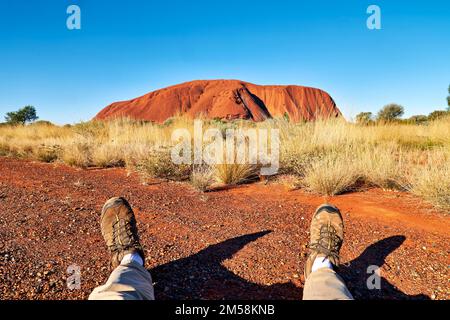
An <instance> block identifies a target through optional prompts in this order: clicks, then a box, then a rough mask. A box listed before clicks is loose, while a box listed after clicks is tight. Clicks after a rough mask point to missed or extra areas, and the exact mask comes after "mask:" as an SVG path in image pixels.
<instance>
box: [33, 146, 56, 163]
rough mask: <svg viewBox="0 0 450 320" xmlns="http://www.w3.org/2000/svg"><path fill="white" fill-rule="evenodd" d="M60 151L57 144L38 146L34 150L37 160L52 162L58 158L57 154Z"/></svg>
mask: <svg viewBox="0 0 450 320" xmlns="http://www.w3.org/2000/svg"><path fill="white" fill-rule="evenodd" d="M59 152H60V147H59V146H45V145H43V146H39V147H38V148H37V149H36V150H35V152H34V153H35V157H36V159H37V160H39V161H43V162H53V161H56V160H57V159H58V154H59Z"/></svg>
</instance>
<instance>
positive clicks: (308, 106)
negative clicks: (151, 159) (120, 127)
mask: <svg viewBox="0 0 450 320" xmlns="http://www.w3.org/2000/svg"><path fill="white" fill-rule="evenodd" d="M340 114H341V113H340V111H339V109H338V108H337V106H336V104H335V102H334V101H333V99H332V98H331V97H330V95H329V94H328V93H326V92H325V91H322V90H320V89H315V88H309V87H302V86H294V85H288V86H281V85H280V86H278V85H270V86H260V85H255V84H252V83H248V82H244V81H239V80H198V81H191V82H186V83H182V84H178V85H175V86H171V87H168V88H164V89H160V90H156V91H153V92H150V93H148V94H146V95H143V96H142V97H139V98H135V99H132V100H128V101H121V102H115V103H112V104H110V105H109V106H107V107H106V108H104V109H103V110H101V111H100V112H99V113H98V114H97V115H96V116H95V118H94V119H98V120H104V119H113V118H120V117H129V118H133V119H137V120H147V121H155V122H159V123H161V122H164V121H165V120H167V119H168V118H171V117H174V116H178V115H187V116H188V117H191V118H195V117H198V116H204V117H206V118H210V119H214V118H219V119H229V120H231V119H248V120H253V121H262V120H265V119H267V118H273V117H283V116H288V117H289V119H290V120H291V121H294V122H298V121H302V120H307V121H311V120H315V119H316V118H318V117H322V118H329V117H337V116H339V115H340Z"/></svg>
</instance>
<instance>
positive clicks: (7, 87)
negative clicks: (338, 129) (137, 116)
mask: <svg viewBox="0 0 450 320" xmlns="http://www.w3.org/2000/svg"><path fill="white" fill-rule="evenodd" d="M70 4H77V5H79V6H80V8H81V19H82V28H81V30H74V31H70V30H68V29H67V28H66V18H67V16H68V15H67V14H66V8H67V7H68V5H70ZM370 4H377V5H379V6H380V8H381V13H382V16H381V18H382V30H369V29H367V27H366V19H367V17H368V15H367V14H366V9H367V7H368V6H369V5H370ZM218 78H223V79H240V80H245V81H249V82H253V83H257V84H298V85H305V86H312V87H318V88H321V89H324V90H326V91H327V92H329V93H330V94H331V95H332V97H333V98H334V99H335V101H336V102H337V104H338V106H339V107H340V108H341V110H342V111H343V113H344V115H345V116H346V117H347V118H348V117H352V116H354V115H356V114H357V113H358V112H360V111H373V112H376V111H377V110H378V109H379V108H380V107H381V106H383V105H385V104H387V103H390V102H396V103H399V104H402V105H404V106H405V107H406V111H407V112H406V116H410V115H413V114H426V113H429V112H430V111H432V110H435V109H444V108H446V96H447V88H448V85H449V84H450V1H448V0H441V1H439V0H428V1H401V0H388V1H379V0H373V1H364V0H346V1H320V0H319V1H300V0H293V1H282V0H278V1H262V0H258V1H242V0H241V1H235V0H227V1H212V0H209V1H202V0H195V1H188V0H178V1H174V0H172V1H170V0H166V1H152V0H146V1H145V0H128V1H106V0H71V1H69V0H53V1H51V0H27V1H24V0H1V1H0V119H1V120H3V116H4V114H5V113H6V112H7V111H11V110H15V109H18V108H19V107H21V106H24V105H27V104H31V105H34V106H35V107H36V108H37V110H38V115H39V116H40V118H42V119H46V120H51V121H54V122H56V123H59V124H63V123H72V122H77V121H80V120H89V119H90V118H91V117H93V116H94V115H95V114H96V113H97V112H98V111H99V110H100V109H101V108H103V107H104V106H106V105H107V104H109V103H111V102H114V101H117V100H125V99H130V98H134V97H136V96H140V95H142V94H145V93H147V92H149V91H152V90H155V89H158V88H162V87H165V86H168V85H172V84H176V83H179V82H184V81H189V80H194V79H218Z"/></svg>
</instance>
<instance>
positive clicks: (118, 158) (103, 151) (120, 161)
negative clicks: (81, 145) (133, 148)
mask: <svg viewBox="0 0 450 320" xmlns="http://www.w3.org/2000/svg"><path fill="white" fill-rule="evenodd" d="M92 164H93V165H94V166H97V167H103V168H108V167H123V166H125V160H124V151H123V150H122V148H121V147H120V146H118V145H116V144H101V145H99V146H96V147H95V148H93V150H92Z"/></svg>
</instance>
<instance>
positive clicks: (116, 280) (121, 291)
mask: <svg viewBox="0 0 450 320" xmlns="http://www.w3.org/2000/svg"><path fill="white" fill-rule="evenodd" d="M154 299H155V295H154V292H153V285H152V278H151V276H150V273H149V272H148V271H147V270H146V269H145V268H144V267H143V266H141V265H140V264H138V263H134V262H132V263H130V264H127V265H120V266H118V267H117V268H116V269H114V271H113V272H112V273H111V275H110V276H109V278H108V281H107V282H106V284H104V285H103V286H100V287H97V288H95V289H94V290H93V291H92V293H91V295H90V296H89V300H154Z"/></svg>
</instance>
